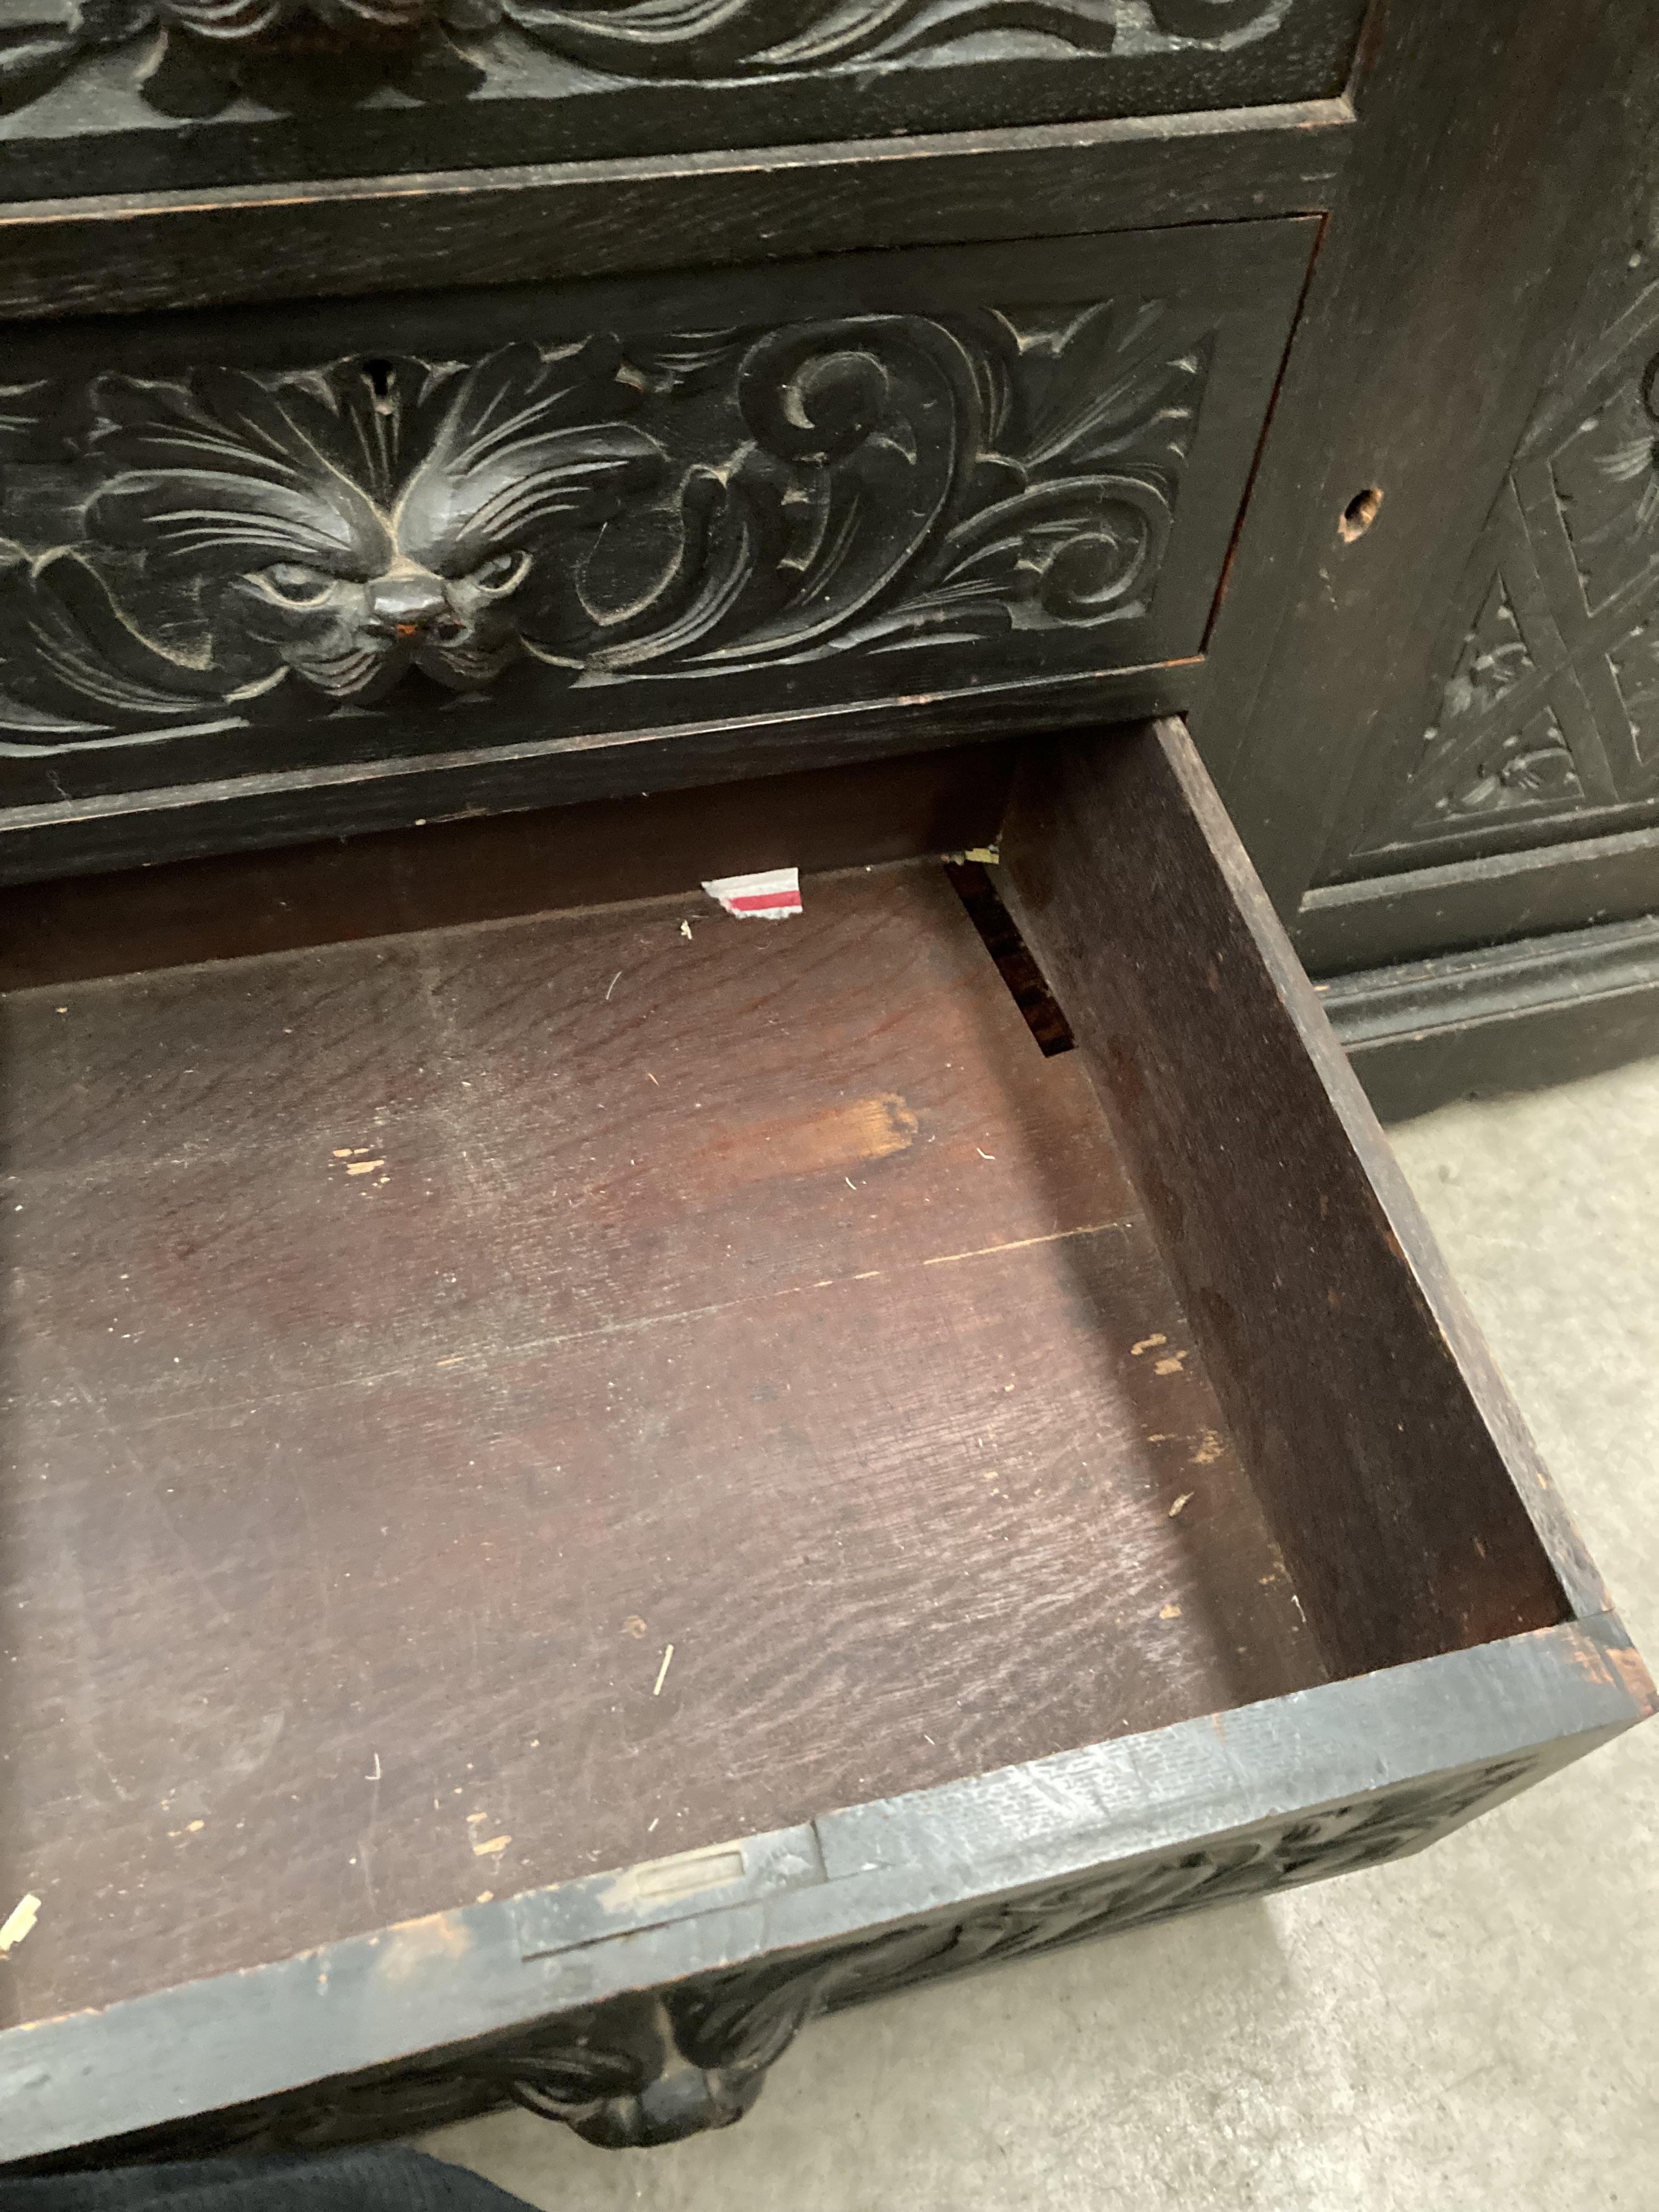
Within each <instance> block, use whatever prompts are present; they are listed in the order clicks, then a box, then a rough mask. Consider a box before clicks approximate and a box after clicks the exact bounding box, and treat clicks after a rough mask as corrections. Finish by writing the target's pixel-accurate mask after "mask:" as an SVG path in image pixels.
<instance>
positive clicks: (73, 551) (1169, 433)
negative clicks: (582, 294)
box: [0, 301, 1211, 741]
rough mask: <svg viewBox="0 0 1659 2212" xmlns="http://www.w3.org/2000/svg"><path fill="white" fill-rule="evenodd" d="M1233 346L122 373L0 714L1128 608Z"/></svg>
mask: <svg viewBox="0 0 1659 2212" xmlns="http://www.w3.org/2000/svg"><path fill="white" fill-rule="evenodd" d="M1210 354H1211V345H1210V341H1209V340H1208V338H1207V337H1196V338H1194V337H1190V336H1188V335H1186V334H1182V333H1179V332H1178V329H1177V326H1176V322H1175V319H1174V317H1173V315H1172V314H1171V313H1170V310H1169V309H1168V308H1166V307H1163V306H1161V305H1159V304H1158V303H1157V302H1146V301H1141V302H1134V303H1128V304H1125V305H1119V304H1117V303H1114V302H1110V301H1107V302H1101V303H1097V304H1095V305H1093V306H1090V307H1082V308H1066V309H1055V310H1021V311H1019V312H1018V313H1014V312H1008V313H1000V312H996V311H990V310H986V311H981V312H978V313H964V314H962V315H959V316H941V317H927V316H920V315H900V314H873V315H863V316H856V317H850V318H843V319H839V320H836V321H825V322H816V323H810V324H795V325H785V326H783V327H782V328H781V329H777V330H773V331H758V332H757V331H708V332H695V331H694V332H687V333H679V334H674V335H671V336H668V337H659V338H655V339H651V340H645V341H632V340H624V339H623V338H622V337H618V336H617V335H616V334H615V333H609V332H600V333H595V334H591V335H589V336H587V337H582V338H580V339H576V340H573V341H571V342H569V343H565V344H562V345H557V346H552V347H547V348H544V347H540V346H538V345H535V344H532V343H528V342H520V343H514V344H510V345H507V346H504V347H501V348H500V349H497V350H495V352H493V353H490V354H489V355H487V356H484V357H483V358H482V359H480V360H477V361H474V362H470V363H469V362H426V361H422V360H418V359H415V358H413V357H409V356H400V357H397V358H387V359H378V360H376V359H364V358H360V357H353V358H350V359H348V360H345V361H341V362H332V363H330V364H327V365H325V366H322V367H319V368H307V369H302V370H293V371H285V372H278V373H275V374H264V373H255V372H253V371H250V370H246V369H240V368H210V367H208V368H198V369H197V370H194V371H192V372H191V373H189V374H184V375H179V376H175V377H164V378H149V379H140V378H134V377H127V376H115V375H111V376H106V377H103V378H101V379H100V380H98V381H97V382H96V383H95V385H94V386H93V387H92V388H91V390H90V392H89V394H88V398H87V401H86V405H87V407H88V410H89V426H88V428H87V429H86V430H85V431H84V432H83V433H82V434H80V435H78V436H77V437H72V438H69V439H67V440H66V439H64V438H63V437H61V436H60V438H59V440H58V445H59V447H60V448H63V449H64V450H63V451H62V452H61V453H60V454H59V459H58V462H57V464H56V465H55V466H53V467H48V468H43V470H42V475H43V477H46V478H47V479H49V488H50V484H56V483H59V480H60V479H62V478H65V477H67V480H68V481H69V482H70V483H71V485H72V487H73V489H72V490H71V491H69V492H64V491H63V490H61V489H60V490H59V492H58V494H57V495H56V496H58V499H59V501H60V505H59V507H58V510H57V513H58V517H59V519H60V526H61V527H62V530H63V534H62V535H55V534H54V533H53V532H52V514H51V513H47V514H46V515H45V516H44V518H42V519H40V520H37V521H36V523H35V525H34V527H35V528H36V529H37V530H39V531H40V532H46V533H47V534H46V542H44V543H42V544H38V545H33V546H25V545H23V544H18V545H16V546H15V547H14V549H13V550H12V552H11V555H10V557H9V562H7V563H6V564H5V566H4V568H3V570H0V592H3V595H4V598H5V600H6V604H7V607H8V610H9V616H8V621H7V625H6V629H5V633H4V643H3V648H0V649H3V653H4V664H3V668H0V690H3V692H4V694H5V695H6V696H9V698H10V699H11V700H12V701H13V702H15V703H16V704H17V705H18V706H21V708H23V709H24V710H25V711H24V712H23V713H22V714H21V715H20V714H15V713H13V714H7V713H6V712H5V711H4V708H3V703H0V722H7V723H9V725H10V726H11V731H12V734H13V735H14V736H15V737H19V738H23V739H24V740H25V741H27V739H28V738H29V736H30V733H31V729H32V730H33V734H34V736H35V738H37V739H38V740H39V741H45V740H46V738H48V737H51V738H53V740H54V741H61V740H62V739H63V738H64V728H65V726H66V725H71V724H72V725H75V726H77V727H80V728H82V729H86V728H93V729H94V730H96V731H104V730H113V729H117V728H118V727H119V726H120V725H121V724H122V722H123V721H124V720H126V721H131V720H137V722H139V723H140V724H141V725H142V724H143V722H145V721H146V720H173V721H177V720H179V717H180V716H181V714H182V715H185V716H189V715H207V714H223V713H224V711H225V709H226V708H235V709H237V710H238V711H240V713H242V714H246V715H255V714H262V713H265V712H268V711H271V710H273V709H276V710H278V711H285V712H287V713H289V714H291V713H292V712H293V704H292V696H293V690H294V686H295V684H297V685H300V686H301V687H304V689H306V690H309V691H310V692H312V693H313V694H315V695H317V696H319V698H320V699H321V700H323V701H325V702H341V703H343V702H354V703H368V702H374V701H377V700H380V699H383V698H384V697H385V696H386V695H387V694H388V693H389V692H390V691H392V690H393V689H394V688H395V687H396V686H397V685H398V684H400V683H402V682H403V681H404V679H405V678H410V676H411V675H418V676H419V677H421V678H425V679H428V680H429V681H430V682H432V683H434V684H437V685H438V686H440V687H441V688H442V689H443V690H447V691H450V692H453V693H459V694H468V695H470V694H474V693H477V692H479V691H481V690H483V689H485V688H487V687H489V686H490V685H492V684H495V683H496V682H497V681H498V680H499V679H501V678H502V677H503V676H504V675H505V674H506V672H507V671H508V670H509V669H510V668H511V667H512V666H513V664H515V663H521V664H523V665H524V668H525V670H526V677H527V678H534V679H535V680H538V681H540V682H542V683H544V684H546V683H552V684H571V683H576V684H593V683H598V682H605V683H615V682H620V681H637V680H644V679H648V678H657V677H665V676H675V677H678V678H687V677H698V676H714V675H721V674H732V673H741V672H744V671H755V670H759V669H763V668H770V667H777V666H781V665H794V664H801V663H807V662H813V661H820V660H823V659H826V658H830V657H834V656H837V655H842V654H848V653H854V654H856V653H868V654H883V653H892V652H895V651H898V650H900V649H908V648H915V649H925V648H926V647H928V646H929V645H938V644H942V643H947V642H948V643H951V644H955V645H960V644H962V643H963V642H967V643H969V644H974V643H977V642H981V641H987V640H991V639H994V638H995V637H997V636H999V635H1010V634H1012V633H1015V632H1020V631H1026V630H1032V629H1036V630H1042V629H1079V628H1080V629H1091V628H1097V627H1100V626H1103V625H1109V624H1112V623H1121V622H1124V621H1134V620H1137V619H1139V618H1142V617H1145V616H1146V613H1147V611H1148V610H1149V607H1150V604H1151V599H1152V593H1153V592H1154V590H1155V588H1156V585H1157V580H1158V573H1159V568H1160V564H1161V562H1162V560H1163V557H1164V550H1165V548H1166V546H1167V544H1168V540H1169V535H1170V526H1171V521H1172V517H1173V513H1174V508H1175V504H1176V498H1177V496H1178V493H1179V489H1180V484H1181V480H1182V471H1183V468H1184V465H1185V461H1186V458H1187V454H1188V450H1189V448H1190V445H1191V441H1192V438H1193V435H1194V430H1195V427H1196V422H1197V417H1198V411H1199V408H1200V403H1201V399H1202V396H1203V392H1204V388H1205V384H1206V377H1207V374H1208V368H1209V361H1210ZM25 401H27V395H25ZM27 414H28V409H27V404H21V411H20V413H19V415H18V423H19V425H20V427H19V428H18V430H17V432H16V438H18V439H21V440H23V441H25V442H27V439H28V437H29V436H30V435H31V433H30V431H29V428H28V423H27ZM33 435H34V436H35V438H36V441H37V443H38V442H39V441H40V439H41V438H43V437H46V433H45V432H44V431H42V430H40V429H39V428H37V430H36V431H35V432H34V433H33ZM14 443H15V441H14ZM46 443H47V445H48V446H50V444H51V441H50V439H49V438H48V439H47V440H46ZM40 496H41V497H42V498H45V497H46V493H44V492H43V493H42V494H41V495H40ZM285 699H286V700H288V701H289V705H288V706H287V707H286V708H283V705H282V702H283V701H284V700H285ZM262 702H263V703H262Z"/></svg>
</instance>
